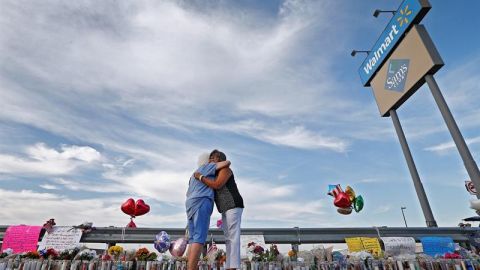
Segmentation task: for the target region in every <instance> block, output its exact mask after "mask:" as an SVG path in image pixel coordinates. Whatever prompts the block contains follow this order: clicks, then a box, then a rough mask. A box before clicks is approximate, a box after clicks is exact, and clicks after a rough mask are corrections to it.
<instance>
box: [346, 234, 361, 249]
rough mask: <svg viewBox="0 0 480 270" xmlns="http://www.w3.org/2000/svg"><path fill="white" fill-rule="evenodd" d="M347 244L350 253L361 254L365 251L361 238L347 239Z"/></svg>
mask: <svg viewBox="0 0 480 270" xmlns="http://www.w3.org/2000/svg"><path fill="white" fill-rule="evenodd" d="M345 242H346V243H347V247H348V250H349V251H350V252H359V251H362V250H364V249H363V244H362V238H361V237H349V238H345Z"/></svg>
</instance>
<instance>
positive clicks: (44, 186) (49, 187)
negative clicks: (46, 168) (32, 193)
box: [39, 184, 58, 190]
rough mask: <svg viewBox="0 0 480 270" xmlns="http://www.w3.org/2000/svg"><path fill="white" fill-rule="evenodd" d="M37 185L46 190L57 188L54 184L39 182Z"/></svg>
mask: <svg viewBox="0 0 480 270" xmlns="http://www.w3.org/2000/svg"><path fill="white" fill-rule="evenodd" d="M39 187H41V188H43V189H48V190H56V189H58V187H56V186H54V185H50V184H41V185H40V186H39Z"/></svg>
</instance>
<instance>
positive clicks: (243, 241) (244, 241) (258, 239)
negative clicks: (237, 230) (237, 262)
mask: <svg viewBox="0 0 480 270" xmlns="http://www.w3.org/2000/svg"><path fill="white" fill-rule="evenodd" d="M250 242H255V243H257V244H259V245H261V246H264V247H265V238H264V237H263V234H246V235H244V234H242V235H240V257H242V258H245V257H247V246H248V243H250Z"/></svg>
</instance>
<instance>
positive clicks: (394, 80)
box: [385, 59, 410, 92]
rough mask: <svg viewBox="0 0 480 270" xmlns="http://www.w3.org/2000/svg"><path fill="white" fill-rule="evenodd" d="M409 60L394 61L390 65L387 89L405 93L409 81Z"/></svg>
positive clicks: (386, 83)
mask: <svg viewBox="0 0 480 270" xmlns="http://www.w3.org/2000/svg"><path fill="white" fill-rule="evenodd" d="M409 64H410V60H409V59H392V60H390V62H389V63H388V71H387V79H386V81H385V89H387V90H391V91H397V92H403V90H404V89H405V82H406V81H407V74H408V65H409Z"/></svg>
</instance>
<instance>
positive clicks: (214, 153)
mask: <svg viewBox="0 0 480 270" xmlns="http://www.w3.org/2000/svg"><path fill="white" fill-rule="evenodd" d="M214 157H218V159H219V160H220V161H225V160H227V156H226V155H225V153H223V152H220V151H218V150H217V149H214V150H213V151H212V152H211V153H210V158H214Z"/></svg>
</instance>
